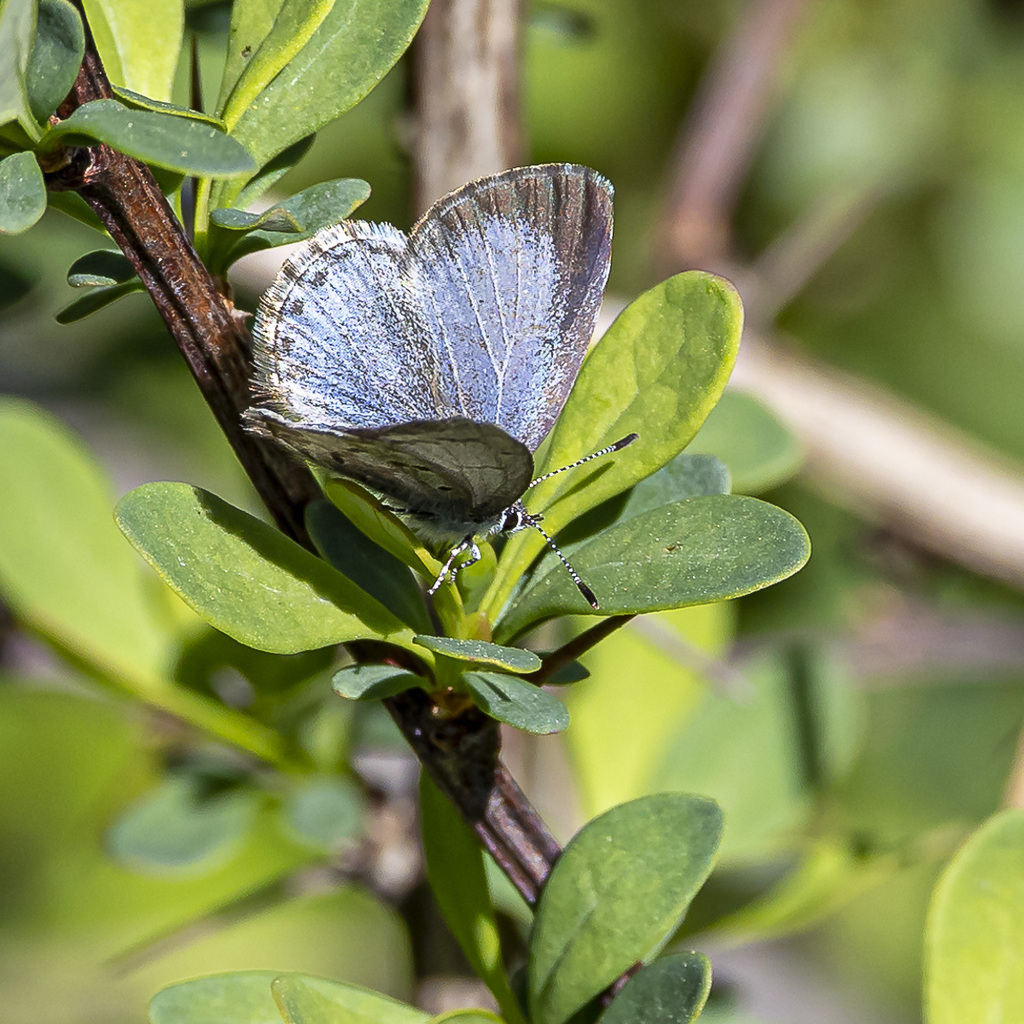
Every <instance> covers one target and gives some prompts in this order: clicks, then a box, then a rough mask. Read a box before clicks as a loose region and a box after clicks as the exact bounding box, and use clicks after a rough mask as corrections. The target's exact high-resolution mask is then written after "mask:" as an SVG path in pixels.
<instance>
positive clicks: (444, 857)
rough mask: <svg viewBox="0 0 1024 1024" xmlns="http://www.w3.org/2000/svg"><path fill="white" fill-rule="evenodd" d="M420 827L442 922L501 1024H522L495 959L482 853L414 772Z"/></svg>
mask: <svg viewBox="0 0 1024 1024" xmlns="http://www.w3.org/2000/svg"><path fill="white" fill-rule="evenodd" d="M420 825H421V828H422V830H423V852H424V855H425V857H426V862H427V878H428V879H429V881H430V888H431V890H432V891H433V893H434V898H435V899H436V900H437V905H438V907H440V909H441V913H442V915H443V916H444V919H445V922H446V923H447V925H448V927H449V928H450V929H451V933H452V935H454V936H455V938H456V940H457V941H458V943H459V946H460V947H461V948H462V952H463V953H465V955H466V959H467V960H468V961H469V965H470V967H472V968H473V971H474V972H475V973H476V975H477V977H479V978H480V979H481V980H482V981H483V982H484V984H486V985H487V987H488V988H489V989H490V990H491V994H492V995H493V996H494V998H495V999H496V1000H497V1001H498V1005H499V1006H500V1007H501V1010H502V1013H503V1014H504V1015H505V1018H506V1020H507V1021H509V1022H510V1024H522V1014H521V1013H520V1011H519V1005H518V1003H517V1001H516V998H515V996H514V995H513V994H512V990H511V989H510V988H509V984H508V978H507V974H506V971H505V963H504V960H503V959H502V955H501V937H500V935H499V932H498V919H497V916H496V914H495V912H494V907H493V906H492V905H491V895H490V890H489V889H488V887H487V873H486V870H485V867H484V852H483V848H482V847H481V846H480V843H479V841H478V840H477V838H476V836H475V835H474V834H473V832H472V831H471V830H470V828H469V827H468V826H467V825H466V824H465V822H464V821H463V820H462V818H460V817H459V815H458V813H457V812H456V810H455V808H454V807H453V806H452V804H451V801H450V800H448V799H447V798H446V797H444V796H443V795H442V794H441V791H440V790H439V789H438V788H437V786H435V785H434V783H433V782H431V781H430V778H429V777H428V776H427V774H426V773H425V772H422V773H420Z"/></svg>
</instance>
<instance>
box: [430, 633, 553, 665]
mask: <svg viewBox="0 0 1024 1024" xmlns="http://www.w3.org/2000/svg"><path fill="white" fill-rule="evenodd" d="M413 643H415V644H418V645H419V646H420V647H426V649H427V650H428V651H433V652H434V653H435V654H443V655H445V657H448V658H455V659H456V660H458V661H471V662H475V663H476V664H477V665H493V666H494V667H495V668H500V669H504V670H505V671H506V672H536V671H537V669H539V668H540V658H539V657H538V656H537V655H536V654H534V653H533V651H526V650H523V648H522V647H502V646H500V645H499V644H489V643H487V642H486V641H484V640H456V639H455V638H454V637H450V636H416V637H413Z"/></svg>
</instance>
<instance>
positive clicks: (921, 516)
mask: <svg viewBox="0 0 1024 1024" xmlns="http://www.w3.org/2000/svg"><path fill="white" fill-rule="evenodd" d="M733 382H734V383H735V384H736V385H737V386H738V387H740V388H742V389H746V390H749V391H752V392H753V393H755V394H756V395H758V396H759V397H760V398H763V399H764V400H765V401H766V402H767V403H768V404H769V405H770V406H771V407H772V408H773V409H774V410H775V412H776V413H777V414H778V416H779V417H780V418H781V419H783V420H784V421H785V422H786V423H787V424H788V425H789V426H790V427H791V428H792V429H793V430H794V432H795V433H796V434H797V436H798V437H799V438H800V439H801V440H802V441H803V442H804V446H805V448H806V452H807V457H806V467H807V473H808V475H809V477H810V478H811V479H813V480H814V481H816V482H817V483H818V484H819V486H821V487H822V488H824V489H825V490H827V491H829V492H830V493H832V494H833V495H835V496H836V497H838V498H839V499H840V500H842V502H843V503H844V504H846V505H848V506H850V507H852V508H854V509H856V510H858V511H859V512H861V513H862V514H864V515H866V516H867V517H868V518H869V519H873V520H875V521H876V522H880V523H882V524H884V525H885V526H887V527H889V528H890V529H892V530H894V531H896V532H898V533H900V534H901V535H903V536H906V537H908V538H909V539H910V540H911V541H912V542H913V543H915V544H916V545H918V546H919V547H922V548H924V549H925V550H928V551H931V552H933V553H935V554H937V555H940V556H941V557H943V558H948V559H950V560H952V561H955V562H958V563H959V564H961V565H963V566H966V567H967V568H969V569H971V570H972V571H974V572H977V573H980V574H981V575H983V576H988V577H990V578H992V579H997V580H1002V581H1003V582H1005V583H1009V584H1010V585H1011V586H1014V587H1017V588H1024V474H1022V472H1021V469H1020V467H1019V466H1018V465H1016V464H1014V463H1013V462H1011V461H1010V460H1009V459H1006V458H1002V457H1000V456H998V455H996V454H995V453H993V452H991V451H989V450H988V449H986V448H984V447H983V446H982V445H980V444H979V443H978V442H976V441H974V440H973V439H971V438H969V437H967V436H966V435H964V434H962V433H961V432H959V431H957V430H954V429H953V428H952V427H951V426H949V425H948V424H946V423H943V422H941V421H940V420H938V419H937V418H935V417H933V416H931V415H929V414H927V413H925V412H923V411H921V410H920V409H917V408H916V407H914V406H913V405H911V404H910V403H909V402H906V401H904V400H902V399H900V398H898V397H897V396H895V395H893V394H891V393H888V392H886V391H884V390H883V389H882V388H880V387H877V386H874V385H870V384H868V383H866V382H865V381H862V380H859V379H857V378H855V377H852V376H850V375H848V374H844V373H842V372H840V371H839V370H836V369H833V368H831V367H827V366H824V365H822V364H819V363H815V362H812V361H810V360H809V359H807V358H806V357H803V356H797V355H795V354H794V353H793V352H791V351H789V350H787V349H785V348H783V347H782V346H781V345H779V344H778V343H776V342H772V341H769V340H768V339H767V338H764V337H758V336H756V335H747V336H746V337H745V338H744V341H743V345H742V346H741V350H740V357H739V359H738V361H737V363H736V369H735V371H734V373H733Z"/></svg>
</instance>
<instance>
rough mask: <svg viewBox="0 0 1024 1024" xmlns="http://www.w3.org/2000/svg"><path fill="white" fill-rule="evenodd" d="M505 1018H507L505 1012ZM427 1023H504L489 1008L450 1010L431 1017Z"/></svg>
mask: <svg viewBox="0 0 1024 1024" xmlns="http://www.w3.org/2000/svg"><path fill="white" fill-rule="evenodd" d="M505 1019H506V1020H507V1019H508V1015H507V1014H506V1018H505ZM428 1024H505V1021H504V1020H502V1018H501V1017H499V1016H498V1015H497V1014H494V1013H491V1011H490V1010H450V1011H449V1012H448V1013H441V1014H438V1016H436V1017H431V1018H430V1021H429V1022H428Z"/></svg>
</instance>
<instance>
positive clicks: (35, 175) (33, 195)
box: [0, 152, 46, 235]
mask: <svg viewBox="0 0 1024 1024" xmlns="http://www.w3.org/2000/svg"><path fill="white" fill-rule="evenodd" d="M45 212H46V185H45V184H44V182H43V172H42V171H40V170H39V164H38V163H36V158H35V156H34V155H33V154H32V153H28V152H26V153H12V154H11V155H10V156H8V157H4V159H3V160H0V235H19V234H21V232H22V231H28V229H29V228H30V227H32V225H33V224H35V222H36V221H37V220H39V218H40V217H42V215H43V214H44V213H45Z"/></svg>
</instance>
